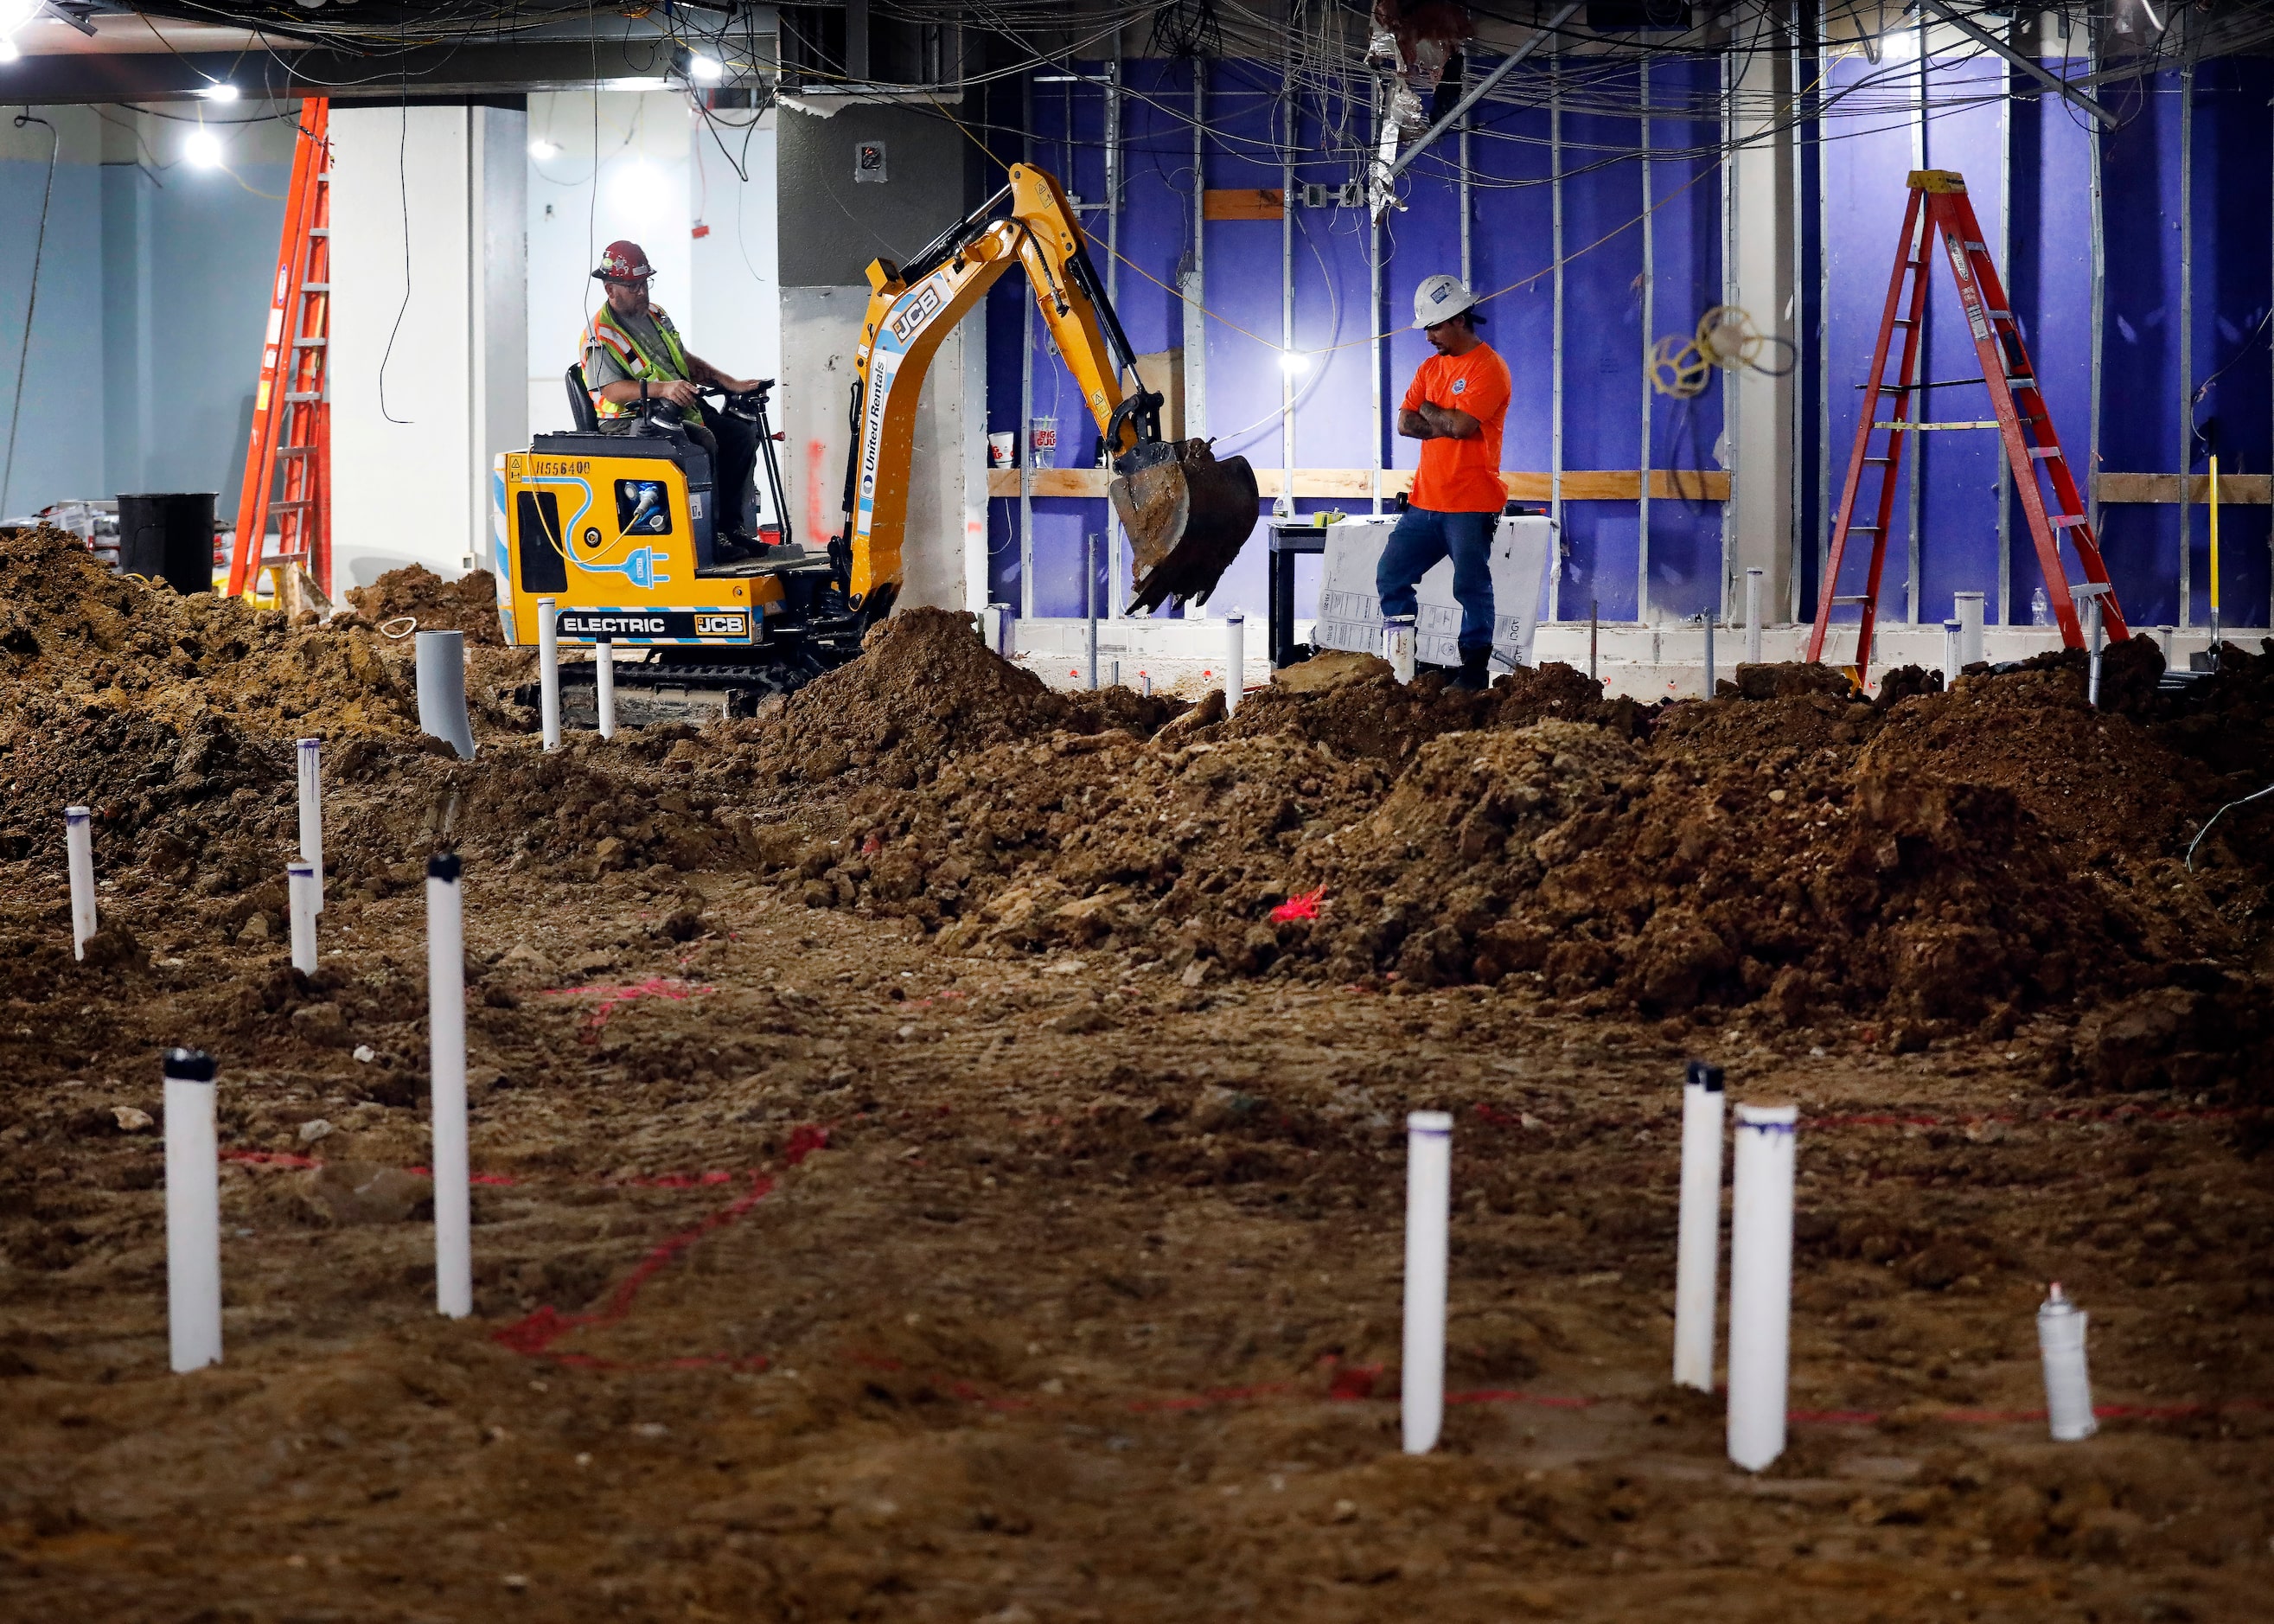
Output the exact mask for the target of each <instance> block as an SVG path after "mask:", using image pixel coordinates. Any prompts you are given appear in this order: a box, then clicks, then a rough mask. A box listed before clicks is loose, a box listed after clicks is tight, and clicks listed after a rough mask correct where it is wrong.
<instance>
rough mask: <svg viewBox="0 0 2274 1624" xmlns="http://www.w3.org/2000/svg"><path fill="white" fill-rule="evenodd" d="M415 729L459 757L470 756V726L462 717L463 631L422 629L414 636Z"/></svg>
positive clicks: (464, 695)
mask: <svg viewBox="0 0 2274 1624" xmlns="http://www.w3.org/2000/svg"><path fill="white" fill-rule="evenodd" d="M418 730H419V731H420V732H421V733H425V734H430V735H432V736H433V737H435V738H438V739H440V740H442V741H443V742H444V743H445V744H448V745H449V746H450V748H451V749H453V750H455V751H456V752H458V755H459V758H460V759H462V760H466V761H471V760H472V759H474V729H473V727H472V724H471V723H470V722H469V721H467V720H466V634H465V633H464V632H463V631H422V632H420V633H419V634H418Z"/></svg>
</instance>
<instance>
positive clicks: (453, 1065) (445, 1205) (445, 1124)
mask: <svg viewBox="0 0 2274 1624" xmlns="http://www.w3.org/2000/svg"><path fill="white" fill-rule="evenodd" d="M601 646H602V647H603V648H605V647H606V646H607V645H606V644H605V643H604V644H602V645H601ZM458 877H459V860H458V857H457V855H456V853H455V852H444V853H441V854H440V855H438V856H435V857H428V858H427V859H426V1028H427V1045H428V1061H429V1069H430V1071H431V1073H432V1075H433V1099H434V1306H435V1307H436V1308H437V1309H439V1310H440V1311H441V1312H442V1313H444V1314H446V1315H448V1317H449V1318H452V1319H463V1318H465V1317H466V1316H467V1315H469V1314H471V1313H472V1312H473V1311H474V1250H473V1234H472V1223H473V1212H472V1198H471V1194H470V1190H469V1182H468V1174H467V1152H466V929H465V900H464V897H463V895H462V894H461V892H460V890H459V878H458Z"/></svg>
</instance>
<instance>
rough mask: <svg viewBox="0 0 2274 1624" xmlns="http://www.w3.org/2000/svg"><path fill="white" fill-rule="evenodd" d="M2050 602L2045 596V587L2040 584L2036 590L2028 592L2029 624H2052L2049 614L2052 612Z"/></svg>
mask: <svg viewBox="0 0 2274 1624" xmlns="http://www.w3.org/2000/svg"><path fill="white" fill-rule="evenodd" d="M2052 607H2053V606H2052V603H2051V602H2049V601H2047V600H2046V598H2045V589H2044V587H2042V586H2040V587H2038V588H2037V591H2035V592H2033V593H2030V594H2029V624H2031V625H2032V626H2050V625H2052V620H2051V619H2050V618H2049V616H2051V615H2052Z"/></svg>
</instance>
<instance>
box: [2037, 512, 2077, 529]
mask: <svg viewBox="0 0 2274 1624" xmlns="http://www.w3.org/2000/svg"><path fill="white" fill-rule="evenodd" d="M2045 517H2047V518H2049V519H2051V520H2052V526H2053V528H2054V529H2055V530H2074V529H2075V528H2076V527H2077V526H2078V525H2082V524H2083V523H2085V522H2086V520H2085V517H2084V515H2083V514H2082V513H2048V514H2046V515H2045Z"/></svg>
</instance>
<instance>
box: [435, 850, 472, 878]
mask: <svg viewBox="0 0 2274 1624" xmlns="http://www.w3.org/2000/svg"><path fill="white" fill-rule="evenodd" d="M464 867H465V865H464V864H463V862H461V861H459V858H458V854H457V853H456V852H455V851H438V852H436V853H435V854H434V855H433V857H428V858H427V859H426V878H427V879H429V880H449V881H451V882H452V883H454V884H455V883H456V880H457V878H458V872H459V871H460V870H461V869H463V868H464Z"/></svg>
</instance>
